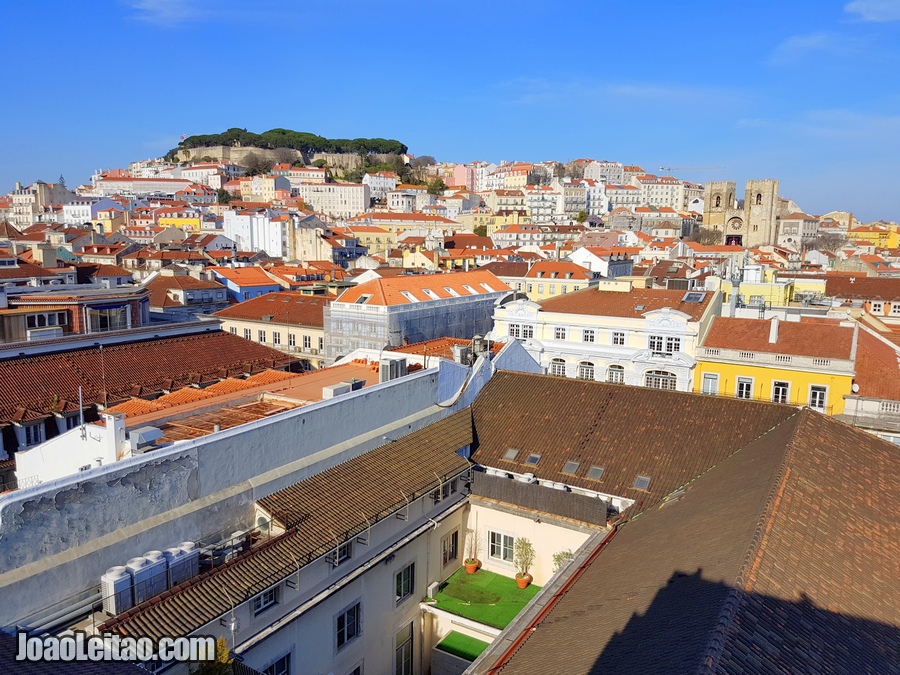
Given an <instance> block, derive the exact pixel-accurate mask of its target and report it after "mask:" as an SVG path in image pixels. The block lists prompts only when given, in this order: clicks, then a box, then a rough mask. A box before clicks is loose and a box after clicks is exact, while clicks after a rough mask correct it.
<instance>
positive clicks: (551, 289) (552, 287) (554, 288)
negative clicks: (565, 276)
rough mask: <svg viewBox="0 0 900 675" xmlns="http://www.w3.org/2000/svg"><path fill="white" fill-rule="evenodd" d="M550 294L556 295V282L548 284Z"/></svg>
mask: <svg viewBox="0 0 900 675" xmlns="http://www.w3.org/2000/svg"><path fill="white" fill-rule="evenodd" d="M550 295H556V284H550Z"/></svg>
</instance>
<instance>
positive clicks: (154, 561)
mask: <svg viewBox="0 0 900 675" xmlns="http://www.w3.org/2000/svg"><path fill="white" fill-rule="evenodd" d="M144 558H145V559H146V560H147V567H146V569H147V593H148V594H149V597H151V598H153V597H156V596H157V595H159V594H160V593H164V592H165V591H166V589H167V588H168V587H169V574H168V563H167V562H166V557H165V556H164V555H163V552H162V551H147V552H146V553H145V554H144Z"/></svg>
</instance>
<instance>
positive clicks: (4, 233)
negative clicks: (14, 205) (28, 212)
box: [0, 220, 22, 239]
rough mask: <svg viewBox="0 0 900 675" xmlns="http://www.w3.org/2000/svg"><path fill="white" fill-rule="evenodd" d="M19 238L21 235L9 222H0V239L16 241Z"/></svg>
mask: <svg viewBox="0 0 900 675" xmlns="http://www.w3.org/2000/svg"><path fill="white" fill-rule="evenodd" d="M21 236H22V233H21V232H19V230H17V229H16V228H15V227H14V226H13V224H12V223H11V222H9V221H8V220H4V221H3V222H0V239H18V238H19V237H21Z"/></svg>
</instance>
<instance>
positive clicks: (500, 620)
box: [434, 568, 541, 630]
mask: <svg viewBox="0 0 900 675" xmlns="http://www.w3.org/2000/svg"><path fill="white" fill-rule="evenodd" d="M540 590H541V587H540V586H536V585H535V584H531V585H530V586H528V587H527V588H525V589H520V588H519V587H518V586H517V585H516V580H515V579H514V578H512V577H505V576H502V575H500V574H495V573H494V572H489V571H487V570H484V569H480V570H478V571H477V572H476V573H475V574H468V573H467V572H466V570H465V569H464V568H460V569H459V570H457V571H456V572H455V573H454V574H453V575H452V576H451V577H450V578H449V579H447V581H445V582H444V583H443V584H441V589H440V591H438V593H437V594H436V595H435V598H434V599H435V600H436V601H437V603H436V604H435V607H436V608H437V609H442V610H444V611H445V612H450V613H451V614H456V615H457V616H461V617H463V618H466V619H470V620H471V621H476V622H477V623H480V624H484V625H485V626H490V627H491V628H497V629H500V630H502V629H503V628H506V626H507V624H509V623H510V622H511V621H512V620H513V619H514V618H516V616H517V615H518V614H519V612H521V611H522V610H523V609H524V608H525V605H527V604H528V603H529V602H530V601H531V599H532V598H533V597H534V596H535V595H537V593H538V591H540Z"/></svg>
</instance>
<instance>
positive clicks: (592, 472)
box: [585, 466, 606, 480]
mask: <svg viewBox="0 0 900 675" xmlns="http://www.w3.org/2000/svg"><path fill="white" fill-rule="evenodd" d="M604 471H606V469H604V468H603V467H602V466H592V467H591V468H590V469H588V472H587V476H585V477H586V478H590V479H591V480H600V479H601V478H603V472H604Z"/></svg>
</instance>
